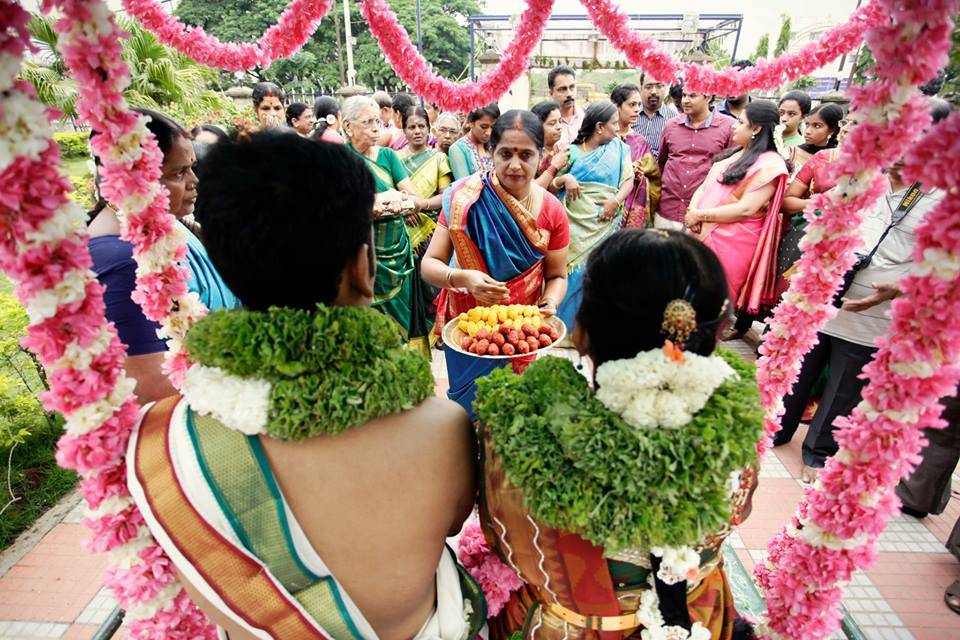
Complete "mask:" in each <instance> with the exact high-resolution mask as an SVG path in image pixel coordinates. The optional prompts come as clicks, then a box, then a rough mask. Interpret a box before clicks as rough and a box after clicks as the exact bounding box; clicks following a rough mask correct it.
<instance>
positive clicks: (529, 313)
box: [523, 307, 533, 318]
mask: <svg viewBox="0 0 960 640" xmlns="http://www.w3.org/2000/svg"><path fill="white" fill-rule="evenodd" d="M523 317H524V318H531V317H533V310H532V309H531V308H530V307H524V308H523Z"/></svg>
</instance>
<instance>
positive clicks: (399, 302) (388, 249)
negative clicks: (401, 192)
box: [358, 154, 430, 356]
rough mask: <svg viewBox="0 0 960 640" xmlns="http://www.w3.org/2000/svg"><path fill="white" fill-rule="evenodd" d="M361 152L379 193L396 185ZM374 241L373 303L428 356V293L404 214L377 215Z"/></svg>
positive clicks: (381, 168)
mask: <svg viewBox="0 0 960 640" xmlns="http://www.w3.org/2000/svg"><path fill="white" fill-rule="evenodd" d="M358 155H360V157H361V158H363V160H364V162H365V163H366V165H367V168H368V169H370V172H371V173H372V174H373V178H374V182H375V183H376V188H377V193H382V192H384V191H388V190H390V189H395V188H396V182H395V181H394V179H393V176H392V175H391V174H390V172H388V171H387V170H386V169H384V168H383V167H382V166H380V165H379V164H377V163H376V162H374V161H373V160H371V159H370V158H368V157H367V156H365V155H363V154H358ZM373 244H374V248H375V249H376V254H377V271H376V281H375V283H374V298H373V307H374V308H375V309H378V310H380V311H382V312H383V313H386V314H387V315H388V316H390V317H391V318H393V319H394V320H396V321H397V323H398V324H399V325H400V329H401V332H402V333H403V336H404V338H405V339H406V340H408V341H409V342H410V343H411V345H413V346H416V347H417V348H419V349H421V350H422V351H423V353H424V355H426V356H429V352H430V349H429V344H428V340H427V337H426V336H427V334H428V333H429V330H430V328H429V320H428V318H427V316H426V312H425V308H426V304H425V301H424V299H425V297H426V293H425V291H424V287H423V286H422V285H421V280H420V276H419V274H418V273H417V271H416V261H415V258H414V254H413V250H412V248H411V246H410V237H409V235H408V234H407V228H406V225H405V224H404V219H403V216H401V215H397V214H384V215H382V216H380V217H379V218H376V219H374V221H373Z"/></svg>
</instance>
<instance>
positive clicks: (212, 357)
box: [184, 305, 434, 440]
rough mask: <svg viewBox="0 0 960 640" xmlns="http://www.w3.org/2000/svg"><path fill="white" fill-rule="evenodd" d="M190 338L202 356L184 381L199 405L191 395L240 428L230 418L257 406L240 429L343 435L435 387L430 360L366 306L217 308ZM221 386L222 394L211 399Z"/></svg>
mask: <svg viewBox="0 0 960 640" xmlns="http://www.w3.org/2000/svg"><path fill="white" fill-rule="evenodd" d="M186 344H187V348H188V349H189V350H190V354H191V357H192V358H193V359H194V360H195V361H196V362H197V363H198V364H195V365H194V366H193V368H191V370H190V372H188V374H187V381H186V385H185V388H184V393H185V395H186V397H187V399H188V401H190V402H191V406H193V405H194V400H193V398H191V395H194V396H195V397H197V398H198V399H199V398H200V396H201V395H202V399H203V401H204V405H206V406H209V407H210V408H212V409H213V411H211V413H213V414H214V415H215V417H218V418H220V419H221V420H222V421H224V420H223V417H224V415H223V413H230V414H231V415H232V416H233V417H235V418H236V419H237V420H226V421H224V423H225V424H227V426H233V428H237V426H236V424H233V425H231V424H228V422H237V421H242V420H246V422H247V423H250V422H251V421H250V415H249V414H257V417H256V418H255V419H254V420H253V421H252V422H253V423H255V424H251V428H250V429H240V430H241V431H244V432H246V433H259V432H261V431H265V432H266V433H267V434H268V435H270V436H271V437H274V438H278V439H281V440H288V439H289V440H302V439H303V438H307V437H310V436H312V435H317V434H320V433H329V434H336V433H339V432H341V431H343V430H345V429H348V428H350V427H352V426H357V425H361V424H364V423H365V422H367V421H369V420H372V419H373V418H377V417H380V416H383V415H388V414H391V413H397V412H399V411H403V410H406V409H411V408H413V407H414V406H416V405H417V404H419V403H421V402H422V401H423V400H425V399H426V398H428V397H429V396H431V395H432V394H433V391H434V382H433V374H432V372H431V369H430V363H429V362H428V361H427V360H426V359H425V358H424V357H423V356H422V355H421V354H419V353H417V352H414V351H408V350H406V349H404V347H403V341H402V339H401V337H400V333H399V331H398V329H397V326H396V324H395V323H394V322H393V320H391V319H390V318H388V317H387V316H385V315H384V314H382V313H380V312H378V311H375V310H373V309H370V308H365V307H328V306H324V305H317V308H316V309H315V310H314V311H304V310H300V309H288V308H271V309H269V310H267V311H265V312H262V311H246V310H237V309H233V310H226V309H224V310H218V311H214V312H213V313H210V314H209V315H207V316H205V317H204V318H202V319H201V320H199V321H198V322H197V323H196V324H194V326H193V327H192V328H191V330H190V332H189V333H188V334H187V338H186ZM204 372H207V374H208V375H203V374H204ZM214 380H216V381H218V383H217V384H212V383H211V381H214ZM194 386H195V387H196V389H193V387H194ZM230 389H233V390H234V391H235V393H231V392H230ZM257 389H260V391H257ZM215 390H219V391H218V392H219V393H220V397H211V395H210V394H211V393H212V392H214V391H215ZM192 391H195V393H193V394H192V393H191V392H192ZM258 394H259V395H261V396H262V397H263V402H259V401H257V402H254V403H253V404H256V405H258V406H259V405H261V404H262V405H263V407H262V410H259V411H251V403H250V398H251V397H252V396H255V395H258ZM244 403H245V404H244ZM232 407H233V408H236V410H232ZM194 408H197V407H194ZM218 410H219V411H221V412H223V413H221V415H219V416H218V415H216V414H217V411H218ZM201 412H203V413H206V412H207V411H201ZM231 412H232V413H231ZM238 412H239V413H244V414H247V415H242V416H241V415H233V414H238Z"/></svg>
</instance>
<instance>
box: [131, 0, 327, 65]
mask: <svg viewBox="0 0 960 640" xmlns="http://www.w3.org/2000/svg"><path fill="white" fill-rule="evenodd" d="M334 1H335V0H293V2H291V3H290V4H289V5H288V6H287V8H286V9H284V10H283V13H281V14H280V17H279V18H278V19H277V23H276V24H274V25H273V26H271V27H270V28H269V29H267V30H266V31H265V32H264V33H263V35H262V36H260V37H259V38H258V39H257V41H256V43H254V44H249V43H246V42H239V43H238V42H220V40H218V39H217V38H216V37H214V36H211V35H208V34H207V33H206V32H205V31H204V30H203V27H193V26H188V25H185V24H183V22H181V21H180V20H178V19H177V18H176V16H174V15H173V14H171V13H170V12H169V11H167V10H166V9H165V8H164V7H163V6H162V5H161V4H160V3H159V2H157V0H123V8H124V9H125V10H126V11H127V13H129V14H130V15H132V16H133V17H135V18H136V19H137V20H139V21H140V22H141V24H143V26H144V27H145V28H147V29H148V30H150V31H152V32H153V34H154V35H156V36H157V39H158V40H160V42H162V43H163V44H165V45H168V46H171V47H174V48H175V49H176V50H177V51H179V52H180V53H182V54H184V55H186V56H189V57H191V58H193V59H194V60H196V61H197V62H199V63H201V64H204V65H206V66H208V67H212V68H214V69H224V70H226V71H246V70H248V69H253V68H254V67H257V66H261V67H264V68H266V67H269V66H270V64H271V63H273V62H274V61H275V60H277V59H279V58H287V57H289V56H292V55H293V54H295V53H296V52H297V51H299V50H300V49H301V48H303V45H305V44H306V43H307V40H309V39H310V36H312V35H313V33H314V32H315V31H316V30H317V27H319V26H320V20H321V19H322V18H323V17H324V16H326V15H327V13H329V11H330V8H331V7H332V6H333V2H334Z"/></svg>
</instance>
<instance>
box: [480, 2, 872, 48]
mask: <svg viewBox="0 0 960 640" xmlns="http://www.w3.org/2000/svg"><path fill="white" fill-rule="evenodd" d="M614 1H615V2H618V3H619V5H620V7H621V8H622V9H623V10H624V11H626V12H627V13H740V14H743V31H742V32H741V35H740V48H739V51H738V56H737V57H745V56H746V55H748V54H750V53H752V52H753V50H754V49H755V48H756V46H757V42H758V41H759V40H760V37H761V36H762V35H763V34H764V33H769V34H770V49H771V51H772V50H773V45H774V44H775V43H776V41H777V34H778V33H779V31H780V16H781V14H784V13H786V14H788V15H790V17H791V19H792V23H793V26H794V29H796V28H797V26H798V25H803V24H810V23H812V22H820V21H825V22H829V23H832V24H839V23H841V22H844V21H846V19H847V17H848V16H849V15H850V14H851V13H852V12H853V11H854V9H855V8H856V6H857V2H856V0H791V1H787V0H671V2H669V3H665V2H644V1H642V0H614ZM484 6H485V12H486V13H488V14H509V13H512V12H517V11H518V10H519V9H518V6H521V2H518V1H517V0H486V2H485V3H484ZM524 6H525V5H524ZM553 13H554V14H559V13H566V14H586V9H584V8H583V5H581V4H580V3H579V2H578V1H577V0H556V2H555V3H554V6H553ZM729 46H730V47H731V48H732V46H733V43H732V39H731V43H730V45H729Z"/></svg>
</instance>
